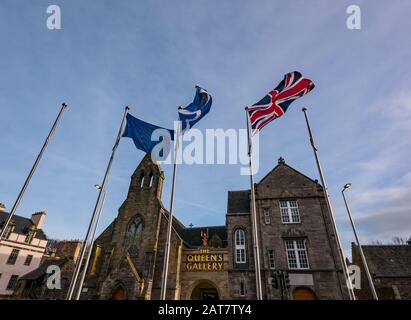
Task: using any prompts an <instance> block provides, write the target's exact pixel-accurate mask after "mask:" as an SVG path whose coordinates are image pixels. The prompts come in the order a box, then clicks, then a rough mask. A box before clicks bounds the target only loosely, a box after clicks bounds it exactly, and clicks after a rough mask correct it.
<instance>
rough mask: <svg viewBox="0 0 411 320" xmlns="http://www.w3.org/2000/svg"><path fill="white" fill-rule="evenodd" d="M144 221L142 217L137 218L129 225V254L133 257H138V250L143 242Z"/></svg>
mask: <svg viewBox="0 0 411 320" xmlns="http://www.w3.org/2000/svg"><path fill="white" fill-rule="evenodd" d="M142 232H143V220H142V219H141V217H140V216H138V215H137V216H135V217H134V218H133V219H132V221H131V222H130V224H129V227H128V230H127V235H126V237H127V252H128V254H129V255H130V256H131V257H136V256H137V255H138V248H139V245H140V242H141V240H142Z"/></svg>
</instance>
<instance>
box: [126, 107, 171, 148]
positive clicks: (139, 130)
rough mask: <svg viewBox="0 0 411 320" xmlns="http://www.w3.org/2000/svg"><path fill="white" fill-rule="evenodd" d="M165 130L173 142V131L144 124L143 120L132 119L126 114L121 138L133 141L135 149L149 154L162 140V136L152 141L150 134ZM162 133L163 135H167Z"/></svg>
mask: <svg viewBox="0 0 411 320" xmlns="http://www.w3.org/2000/svg"><path fill="white" fill-rule="evenodd" d="M157 129H162V130H166V131H168V132H169V134H170V136H169V137H170V138H171V140H174V131H173V130H169V129H165V128H162V127H159V126H156V125H154V124H151V123H147V122H144V121H143V120H140V119H137V118H135V117H133V116H132V115H131V114H129V113H127V116H126V126H125V129H124V132H123V134H122V136H123V137H128V138H131V139H133V142H134V144H135V146H136V148H137V149H140V150H143V151H144V152H146V153H151V151H152V150H153V148H154V147H155V146H156V145H157V144H158V143H160V142H161V141H162V139H164V136H163V137H162V138H160V139H159V140H154V139H152V134H153V132H154V131H155V130H157ZM166 131H163V133H167V132H166ZM160 133H161V132H160Z"/></svg>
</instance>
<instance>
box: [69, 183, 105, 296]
mask: <svg viewBox="0 0 411 320" xmlns="http://www.w3.org/2000/svg"><path fill="white" fill-rule="evenodd" d="M96 186H97V185H96ZM100 188H101V186H98V189H100ZM105 199H106V192H105V191H104V193H103V198H102V200H101V204H100V206H99V209H98V214H97V220H96V223H95V225H94V228H93V234H92V236H91V240H90V246H89V251H88V253H87V257H86V262H85V264H84V268H83V272H82V274H81V278H80V283H79V285H78V288H77V294H76V300H79V299H80V295H81V290H83V284H84V279H85V278H86V274H87V269H88V265H89V263H90V258H91V253H92V252H93V245H94V240H95V237H96V230H97V227H98V223H99V221H100V217H101V211H102V209H103V207H104V201H105Z"/></svg>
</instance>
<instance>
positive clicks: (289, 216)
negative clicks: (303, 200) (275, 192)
mask: <svg viewBox="0 0 411 320" xmlns="http://www.w3.org/2000/svg"><path fill="white" fill-rule="evenodd" d="M292 202H293V203H295V206H291V203H292ZM283 203H285V204H286V206H283V205H282V204H283ZM278 205H279V207H280V215H281V223H283V224H296V223H301V215H300V209H299V207H298V200H279V202H278ZM284 209H285V210H287V212H286V213H285V212H283V210H284ZM293 209H295V210H296V214H295V213H294V214H293V211H292V210H293ZM285 217H286V218H287V219H284V218H285ZM295 217H297V218H298V221H297V220H296V219H294V218H295Z"/></svg>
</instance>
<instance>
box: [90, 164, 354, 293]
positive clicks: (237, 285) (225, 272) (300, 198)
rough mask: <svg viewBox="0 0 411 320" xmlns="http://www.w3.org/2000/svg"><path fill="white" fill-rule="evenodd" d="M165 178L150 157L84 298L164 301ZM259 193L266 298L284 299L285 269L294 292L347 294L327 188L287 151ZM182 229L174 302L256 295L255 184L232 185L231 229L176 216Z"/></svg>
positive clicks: (104, 240)
mask: <svg viewBox="0 0 411 320" xmlns="http://www.w3.org/2000/svg"><path fill="white" fill-rule="evenodd" d="M163 181H164V174H163V172H162V170H161V168H160V167H159V166H158V165H157V164H155V163H153V162H152V161H151V159H150V157H149V156H146V157H144V159H143V160H142V162H141V163H140V164H139V166H138V167H137V169H136V170H135V171H134V173H133V175H132V176H131V183H130V187H129V190H128V194H127V198H126V200H125V201H124V203H123V204H122V205H121V207H120V208H119V211H118V216H117V217H116V219H115V220H114V221H113V222H112V223H111V224H110V225H109V226H108V227H107V228H106V229H105V230H104V231H103V232H102V234H101V235H100V236H99V237H98V238H97V239H96V241H95V246H94V248H93V253H92V260H91V263H90V265H89V269H88V275H87V277H86V282H85V285H84V288H83V292H82V299H159V297H160V290H161V288H160V287H161V276H162V269H163V257H164V246H165V240H166V234H167V232H166V230H167V222H168V217H169V214H168V211H167V210H166V209H165V208H164V205H163V204H162V201H161V193H162V186H163ZM255 192H256V204H257V215H258V222H259V223H258V231H259V240H260V257H261V269H262V283H263V285H262V286H263V288H262V289H263V296H264V299H281V298H282V294H281V292H280V291H281V290H278V289H274V288H272V286H271V274H272V272H273V271H275V270H285V271H287V272H288V274H289V279H290V288H289V289H288V290H287V291H286V292H285V293H284V292H282V293H283V298H285V299H347V298H348V292H347V288H346V286H345V281H344V276H343V271H342V266H341V264H340V260H339V257H338V251H337V243H336V239H335V234H334V233H333V229H332V227H331V224H330V214H329V212H328V210H327V207H326V203H325V198H324V190H323V188H322V187H321V185H319V184H318V182H317V181H315V180H312V179H310V178H308V177H306V176H305V175H303V174H302V173H300V172H298V171H296V170H295V169H293V168H291V167H290V166H288V165H287V164H286V163H285V162H284V160H283V159H282V158H280V159H279V161H278V165H277V166H275V168H274V169H273V170H272V171H271V172H269V173H268V174H267V175H266V176H265V177H264V178H263V179H261V181H260V182H258V183H256V184H255ZM177 215H178V213H177ZM172 231H173V232H172V242H171V251H170V264H169V278H168V283H167V284H168V286H167V298H168V299H256V290H255V287H256V285H255V284H256V282H255V273H254V271H255V270H254V262H253V261H254V260H253V259H254V257H253V246H252V241H251V240H252V236H251V235H252V230H251V220H250V190H243V191H229V192H228V206H227V213H226V224H225V225H224V226H204V227H201V228H189V227H185V226H184V225H183V224H182V223H181V222H180V221H178V219H176V218H174V219H173V230H172Z"/></svg>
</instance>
